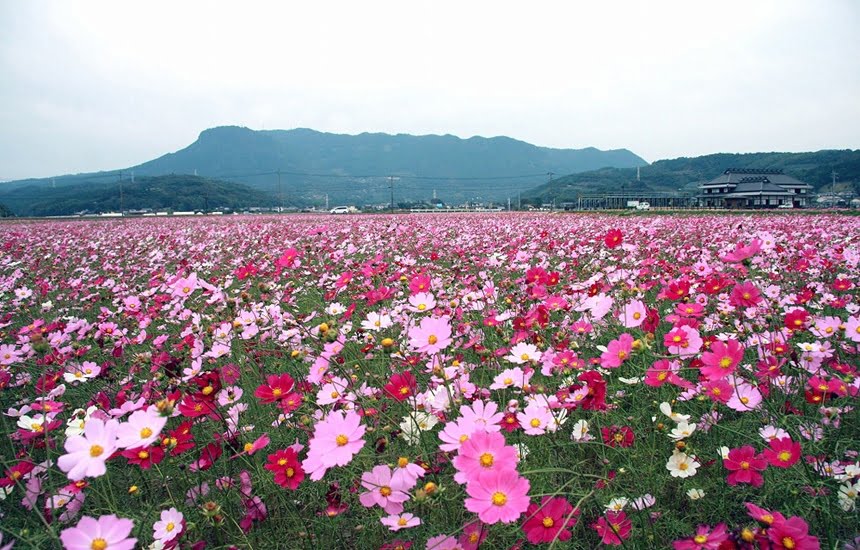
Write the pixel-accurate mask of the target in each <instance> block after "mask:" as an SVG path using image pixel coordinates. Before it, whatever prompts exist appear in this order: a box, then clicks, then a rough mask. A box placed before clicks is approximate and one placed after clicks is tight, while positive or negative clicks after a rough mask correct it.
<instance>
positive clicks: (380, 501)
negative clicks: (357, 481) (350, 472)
mask: <svg viewBox="0 0 860 550" xmlns="http://www.w3.org/2000/svg"><path fill="white" fill-rule="evenodd" d="M391 474H392V472H391V468H389V467H388V466H386V465H385V464H381V465H379V466H375V467H374V468H373V470H371V471H369V472H364V473H363V474H361V486H362V487H364V488H365V489H367V492H366V493H362V494H361V495H360V496H359V497H358V500H359V501H360V502H361V504H362V505H363V506H365V507H366V508H372V507H373V506H379V507H380V508H382V509H383V510H385V512H386V513H387V514H399V513H400V512H402V511H403V503H404V502H406V501H407V500H409V493H408V492H407V491H408V489H409V487H407V486H406V485H404V484H403V479H402V478H400V477H398V478H397V479H393V478H392V476H391Z"/></svg>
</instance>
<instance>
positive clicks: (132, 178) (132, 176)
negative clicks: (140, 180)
mask: <svg viewBox="0 0 860 550" xmlns="http://www.w3.org/2000/svg"><path fill="white" fill-rule="evenodd" d="M131 183H134V170H132V171H131Z"/></svg>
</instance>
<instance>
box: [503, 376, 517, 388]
mask: <svg viewBox="0 0 860 550" xmlns="http://www.w3.org/2000/svg"><path fill="white" fill-rule="evenodd" d="M502 382H503V383H504V384H505V385H506V386H510V385H511V384H513V383H514V379H513V378H505V379H504V380H502Z"/></svg>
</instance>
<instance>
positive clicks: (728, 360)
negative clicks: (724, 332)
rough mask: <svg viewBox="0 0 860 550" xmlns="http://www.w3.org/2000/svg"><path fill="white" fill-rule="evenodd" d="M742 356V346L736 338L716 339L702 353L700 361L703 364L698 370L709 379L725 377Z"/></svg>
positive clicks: (730, 372)
mask: <svg viewBox="0 0 860 550" xmlns="http://www.w3.org/2000/svg"><path fill="white" fill-rule="evenodd" d="M743 357H744V348H743V346H741V344H740V343H739V342H738V341H737V340H726V341H725V342H720V341H716V342H714V343H712V344H711V350H710V351H706V352H705V353H703V354H702V363H704V364H705V366H704V367H702V368H701V369H700V372H701V373H702V375H704V376H707V377H708V379H709V380H717V379H719V378H725V377H726V376H728V375H730V374H732V373H733V372H734V371H735V368H736V367H737V366H738V363H740V362H741V359H743Z"/></svg>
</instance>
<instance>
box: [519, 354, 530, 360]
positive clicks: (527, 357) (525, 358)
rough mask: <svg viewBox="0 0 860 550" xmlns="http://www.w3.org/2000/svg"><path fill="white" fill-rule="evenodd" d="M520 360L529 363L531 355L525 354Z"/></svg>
mask: <svg viewBox="0 0 860 550" xmlns="http://www.w3.org/2000/svg"><path fill="white" fill-rule="evenodd" d="M520 359H522V360H523V361H528V360H529V354H528V353H524V354H522V355H520Z"/></svg>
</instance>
